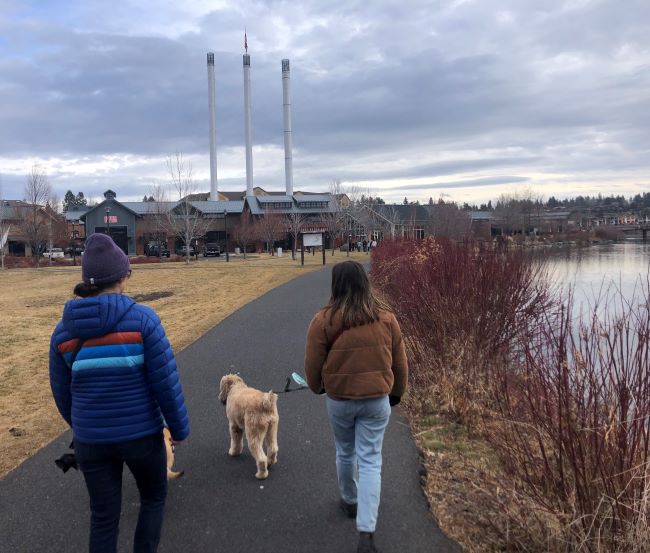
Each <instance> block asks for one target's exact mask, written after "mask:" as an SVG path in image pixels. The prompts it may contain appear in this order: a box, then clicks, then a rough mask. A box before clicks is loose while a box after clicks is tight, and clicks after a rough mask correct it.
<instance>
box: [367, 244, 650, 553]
mask: <svg viewBox="0 0 650 553" xmlns="http://www.w3.org/2000/svg"><path fill="white" fill-rule="evenodd" d="M409 248H411V249H410V250H409ZM470 249H471V250H472V252H471V253H468V252H467V251H463V249H462V246H461V245H455V246H453V247H452V246H445V245H441V244H436V243H435V242H433V243H431V244H429V245H426V246H424V247H418V246H413V247H411V246H408V245H404V244H401V245H400V246H399V248H395V249H393V250H390V251H388V250H386V251H384V252H382V251H381V250H380V251H377V252H375V256H376V257H375V258H374V259H373V278H377V279H378V280H377V285H378V286H379V287H380V288H381V289H382V290H383V291H384V292H385V293H386V294H387V295H388V297H389V298H390V299H391V301H392V302H393V307H394V308H395V309H396V311H398V316H399V317H400V321H403V328H404V330H405V335H406V336H407V343H408V345H409V353H410V359H411V362H412V369H413V370H412V373H413V374H412V379H411V396H410V397H409V399H408V401H407V402H406V408H407V410H408V413H409V417H410V420H411V425H412V428H413V433H414V435H415V437H416V440H418V443H419V445H420V447H421V449H422V452H423V462H424V464H425V467H426V469H427V474H426V478H425V480H424V482H423V484H424V487H425V492H426V494H427V496H428V497H429V500H430V504H431V510H432V513H433V514H434V516H435V517H436V518H437V520H438V521H439V523H440V525H441V527H442V528H443V529H444V531H445V532H447V533H449V535H450V536H452V537H454V538H455V539H457V540H458V541H459V542H460V543H461V545H462V546H463V547H464V549H465V550H466V551H471V552H474V551H476V552H478V551H481V552H483V551H504V550H508V551H540V552H541V551H559V550H562V551H626V552H634V551H639V552H640V551H643V548H644V547H646V545H647V542H648V539H649V538H650V527H649V526H648V524H647V520H648V518H647V517H648V515H649V514H650V513H648V511H647V505H648V499H650V484H649V481H648V455H647V449H646V447H647V445H648V444H647V441H648V437H647V435H646V434H647V433H645V432H644V429H645V426H644V424H645V423H646V422H648V420H650V391H649V390H648V387H647V385H644V382H647V381H648V377H649V376H650V369H649V367H648V363H647V360H646V357H647V353H648V352H647V348H648V346H647V341H646V342H644V341H642V342H641V343H637V344H636V350H635V351H633V352H632V354H630V355H627V352H628V351H629V349H630V346H631V345H632V344H633V343H634V340H633V337H634V336H637V335H642V336H647V334H648V332H649V327H650V321H649V319H648V309H647V302H644V301H640V302H636V301H630V299H631V298H634V297H635V296H634V293H635V291H637V292H638V291H639V286H638V284H637V283H638V282H640V278H641V277H642V276H644V275H645V274H647V266H648V254H649V250H648V247H647V246H646V245H644V244H639V243H637V244H634V243H624V244H608V245H606V246H605V247H602V248H569V249H563V250H559V249H558V250H557V251H556V250H553V252H552V253H551V254H550V255H549V256H546V257H547V259H546V262H545V263H544V264H543V265H544V266H545V270H543V271H538V270H537V269H533V270H532V272H531V268H530V265H527V264H528V263H529V262H528V261H526V262H522V263H520V262H521V261H522V258H523V257H527V256H525V255H524V254H523V252H522V251H521V250H520V249H512V250H510V252H509V253H508V252H506V253H503V252H502V253H500V254H499V255H498V256H495V255H494V253H493V252H488V253H487V254H481V253H479V254H477V253H476V251H477V250H476V248H473V247H472V246H470ZM399 251H404V252H406V253H407V254H408V255H400V253H399ZM382 254H383V255H382ZM528 257H529V256H528ZM533 257H537V256H533ZM396 258H398V259H396ZM495 259H500V262H499V263H495V262H494V261H495ZM538 262H539V260H536V261H535V263H538ZM500 263H501V264H502V265H503V266H500ZM526 267H528V269H527V268H526ZM374 275H376V277H375V276H374ZM531 277H534V281H531ZM549 278H550V279H551V283H552V285H551V286H550V287H547V284H548V280H547V282H546V283H545V284H543V285H542V289H540V288H538V287H537V285H538V284H541V283H540V282H539V280H540V279H549ZM616 278H617V282H618V286H617V287H614V288H613V289H610V293H613V294H615V296H612V295H610V296H609V297H610V299H611V300H612V302H614V303H616V302H617V305H618V306H619V307H623V308H624V309H627V311H625V312H615V311H611V310H610V311H607V310H606V311H605V313H604V316H601V317H600V318H599V319H598V320H596V321H595V324H591V325H590V324H587V325H583V326H577V327H574V325H573V323H572V322H571V321H572V320H573V318H574V317H573V314H574V311H575V314H576V316H577V315H578V314H579V313H578V311H577V310H574V311H571V307H572V306H575V305H577V304H578V303H579V302H578V301H577V298H586V297H587V296H588V295H589V294H590V293H591V292H592V291H593V290H594V289H596V290H599V291H601V292H602V290H603V288H604V286H603V284H602V282H603V281H604V280H607V279H615V280H616ZM513 281H514V282H515V284H514V285H513ZM596 281H597V283H598V286H596ZM567 287H571V288H572V289H573V300H572V301H571V302H569V300H568V298H567V296H566V295H564V296H563V297H562V301H557V300H558V297H557V296H556V295H555V294H557V293H565V292H566V289H567ZM605 288H606V287H605ZM543 289H546V290H547V292H548V295H544V294H543ZM401 290H406V291H407V293H406V294H402V292H401ZM628 293H630V294H632V295H627V294H628ZM540 294H541V295H540ZM637 299H639V298H638V296H637ZM646 299H647V298H646ZM547 300H548V301H547ZM614 300H616V301H614ZM531 302H532V303H531ZM591 305H593V304H591ZM531 306H532V309H531ZM581 309H582V308H581ZM601 315H603V313H601ZM587 320H588V321H589V319H588V318H587ZM591 320H592V321H593V319H591ZM522 321H523V324H520V323H521V322H522ZM513 324H514V326H515V327H516V326H517V325H518V324H519V327H518V330H517V331H516V332H514V333H512V332H510V331H511V330H512V326H513ZM495 327H496V330H498V332H495ZM509 332H510V337H511V338H507V339H506V340H504V341H502V342H501V343H500V344H498V347H493V346H494V344H495V342H494V340H498V339H500V334H506V335H507V334H508V333H509ZM491 333H492V335H491ZM639 333H640V334H639ZM486 338H488V339H487V340H486ZM596 353H598V355H596ZM644 386H645V387H644ZM630 391H633V392H632V393H633V395H632V396H630V393H629V392H630ZM631 400H633V403H630V401H631ZM630 409H632V411H630ZM630 419H631V420H630ZM644 502H645V503H644Z"/></svg>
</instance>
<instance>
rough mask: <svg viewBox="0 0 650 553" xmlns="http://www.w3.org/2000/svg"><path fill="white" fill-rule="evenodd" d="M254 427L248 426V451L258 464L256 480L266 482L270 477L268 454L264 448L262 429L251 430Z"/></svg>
mask: <svg viewBox="0 0 650 553" xmlns="http://www.w3.org/2000/svg"><path fill="white" fill-rule="evenodd" d="M251 426H252V425H248V424H247V425H246V441H247V442H248V449H250V451H251V455H252V456H253V458H254V459H255V462H256V463H257V472H256V473H255V478H257V479H258V480H264V479H265V478H266V477H267V476H268V475H269V471H268V466H267V463H266V454H265V453H264V449H263V448H262V440H263V438H262V432H263V430H262V429H260V428H251Z"/></svg>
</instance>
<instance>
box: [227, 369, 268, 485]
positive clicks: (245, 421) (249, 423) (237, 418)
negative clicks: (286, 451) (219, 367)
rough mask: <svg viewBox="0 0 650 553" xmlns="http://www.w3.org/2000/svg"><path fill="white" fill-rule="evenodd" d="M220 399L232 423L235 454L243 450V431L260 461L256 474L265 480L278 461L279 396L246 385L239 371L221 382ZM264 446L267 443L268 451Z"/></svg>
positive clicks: (249, 446) (232, 449)
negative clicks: (270, 468)
mask: <svg viewBox="0 0 650 553" xmlns="http://www.w3.org/2000/svg"><path fill="white" fill-rule="evenodd" d="M219 399H220V400H221V403H223V404H224V405H225V406H226V416H227V417H228V423H229V426H230V450H229V451H228V453H229V454H230V455H232V456H236V455H241V453H242V450H243V449H244V432H245V433H246V441H247V442H248V449H249V450H250V452H251V455H252V456H253V457H254V458H255V462H256V463H257V473H256V474H255V477H256V478H258V479H259V480H264V479H265V478H266V477H267V476H268V475H269V471H268V467H269V466H271V465H274V464H275V463H277V462H278V422H279V420H280V417H279V416H278V406H277V402H278V396H277V394H274V393H273V392H267V393H264V392H260V391H259V390H255V389H254V388H249V387H248V386H246V384H245V383H244V381H243V380H242V379H241V378H240V377H239V376H237V375H236V374H227V375H226V376H224V377H223V378H222V379H221V383H220V385H219ZM263 445H265V446H266V454H265V453H264V448H263V447H262V446H263Z"/></svg>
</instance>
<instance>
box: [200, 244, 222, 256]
mask: <svg viewBox="0 0 650 553" xmlns="http://www.w3.org/2000/svg"><path fill="white" fill-rule="evenodd" d="M211 255H215V256H217V257H219V256H220V255H221V248H220V247H219V244H217V243H216V242H207V243H206V244H205V245H204V246H203V257H209V256H211Z"/></svg>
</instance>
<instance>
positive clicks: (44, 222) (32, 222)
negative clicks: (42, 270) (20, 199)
mask: <svg viewBox="0 0 650 553" xmlns="http://www.w3.org/2000/svg"><path fill="white" fill-rule="evenodd" d="M50 194H51V187H50V183H49V181H48V179H47V175H46V174H45V172H44V171H43V170H42V169H40V168H39V167H37V166H33V167H32V170H31V172H30V173H29V174H28V175H27V182H26V183H25V203H26V204H27V205H26V206H25V208H24V209H22V210H21V215H22V217H21V221H20V226H21V231H22V234H23V235H24V236H25V238H26V241H27V244H29V246H30V248H31V250H32V255H33V256H34V259H35V260H36V266H37V267H40V256H41V247H42V245H43V243H44V242H45V241H46V240H47V239H48V235H49V230H50V225H49V220H50V217H49V215H48V214H47V213H46V212H45V210H44V206H45V205H46V204H47V202H48V200H49V197H50Z"/></svg>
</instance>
